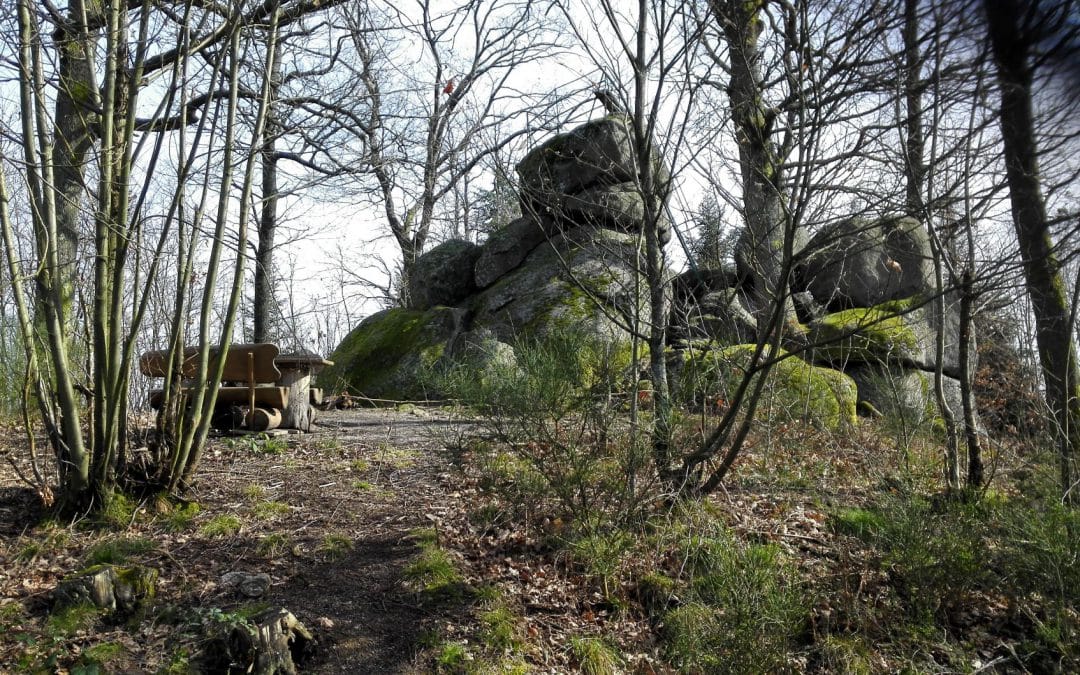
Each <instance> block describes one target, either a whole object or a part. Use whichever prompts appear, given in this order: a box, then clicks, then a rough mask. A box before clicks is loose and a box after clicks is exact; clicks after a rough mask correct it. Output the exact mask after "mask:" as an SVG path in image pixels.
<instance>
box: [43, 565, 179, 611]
mask: <svg viewBox="0 0 1080 675" xmlns="http://www.w3.org/2000/svg"><path fill="white" fill-rule="evenodd" d="M157 578H158V572H157V570H155V569H153V568H151V567H143V566H140V565H135V566H132V567H116V566H114V565H94V566H92V567H88V568H86V569H85V570H83V571H81V572H78V573H77V574H74V575H72V576H70V577H68V578H66V579H65V580H64V581H62V582H61V583H60V585H59V586H58V587H57V588H56V591H55V592H54V597H55V598H56V601H57V603H58V604H61V605H78V604H82V603H90V604H93V605H94V606H96V607H100V608H101V609H103V610H105V611H107V612H109V613H115V614H117V615H119V616H125V617H126V616H131V615H134V614H138V613H139V612H140V611H141V610H142V609H143V607H144V606H145V604H146V603H147V602H148V601H149V600H150V599H152V598H153V597H154V593H155V591H156V590H157V588H156V583H157Z"/></svg>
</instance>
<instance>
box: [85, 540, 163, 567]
mask: <svg viewBox="0 0 1080 675" xmlns="http://www.w3.org/2000/svg"><path fill="white" fill-rule="evenodd" d="M156 548H157V544H156V543H155V542H154V541H152V540H150V539H143V538H139V537H133V538H121V539H109V540H106V541H101V542H98V543H97V544H95V545H94V546H93V547H91V548H90V550H89V551H88V552H87V554H86V565H87V566H91V565H102V564H109V565H122V564H124V563H126V562H127V561H128V560H129V559H130V558H131V557H132V556H139V555H142V554H144V553H149V552H150V551H153V550H154V549H156Z"/></svg>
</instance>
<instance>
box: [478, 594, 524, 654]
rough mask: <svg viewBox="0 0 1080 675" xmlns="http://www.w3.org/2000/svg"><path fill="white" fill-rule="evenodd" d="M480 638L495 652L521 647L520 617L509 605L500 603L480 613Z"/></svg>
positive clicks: (485, 645)
mask: <svg viewBox="0 0 1080 675" xmlns="http://www.w3.org/2000/svg"><path fill="white" fill-rule="evenodd" d="M479 620H480V640H481V641H482V642H483V644H484V647H486V648H487V649H488V650H491V651H494V652H505V651H512V650H515V649H517V648H519V647H520V640H519V638H518V627H517V626H518V617H517V616H516V615H515V614H514V613H513V612H511V611H510V610H509V609H508V608H507V607H505V606H502V605H498V606H495V607H492V608H491V609H488V610H484V611H482V612H481V613H480V615H479Z"/></svg>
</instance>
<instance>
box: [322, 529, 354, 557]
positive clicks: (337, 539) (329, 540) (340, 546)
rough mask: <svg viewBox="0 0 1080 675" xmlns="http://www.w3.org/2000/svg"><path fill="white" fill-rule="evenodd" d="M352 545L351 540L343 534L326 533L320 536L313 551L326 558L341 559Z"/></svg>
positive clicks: (351, 548)
mask: <svg viewBox="0 0 1080 675" xmlns="http://www.w3.org/2000/svg"><path fill="white" fill-rule="evenodd" d="M354 546H355V544H353V540H352V539H350V538H348V537H346V536H344V535H341V534H328V535H326V536H324V537H323V538H322V541H321V542H319V545H318V547H316V549H315V551H316V553H319V554H321V555H322V556H323V557H324V558H326V559H328V560H341V559H342V558H344V557H345V555H346V554H347V553H348V552H349V551H351V550H353V547H354Z"/></svg>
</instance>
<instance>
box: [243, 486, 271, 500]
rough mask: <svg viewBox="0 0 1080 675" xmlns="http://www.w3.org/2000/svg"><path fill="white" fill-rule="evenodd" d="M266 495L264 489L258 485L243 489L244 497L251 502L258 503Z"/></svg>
mask: <svg viewBox="0 0 1080 675" xmlns="http://www.w3.org/2000/svg"><path fill="white" fill-rule="evenodd" d="M265 495H266V488H264V487H263V486H262V485H260V484H259V483H252V484H250V485H248V486H247V487H245V488H244V496H245V497H247V498H248V499H250V500H252V501H258V500H260V499H262V498H263V496H265Z"/></svg>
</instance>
